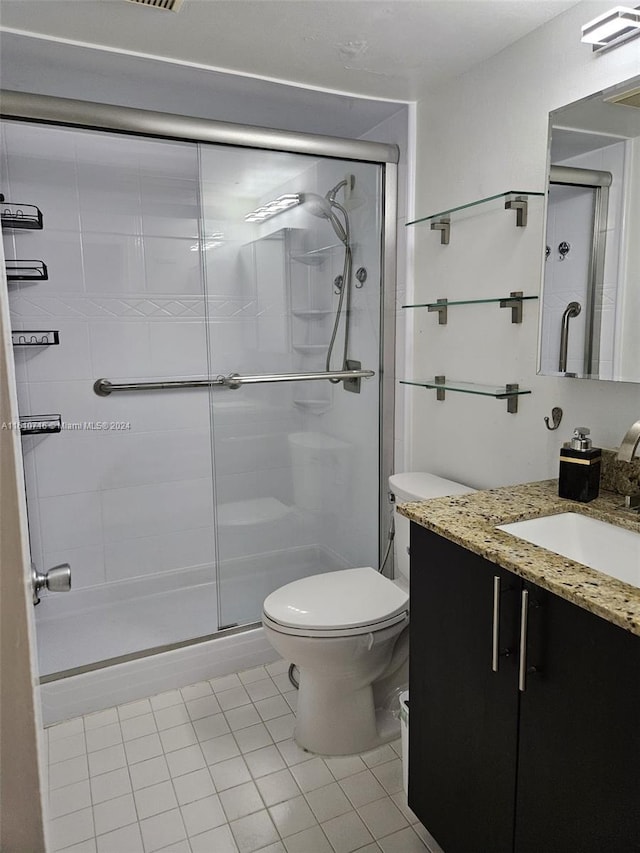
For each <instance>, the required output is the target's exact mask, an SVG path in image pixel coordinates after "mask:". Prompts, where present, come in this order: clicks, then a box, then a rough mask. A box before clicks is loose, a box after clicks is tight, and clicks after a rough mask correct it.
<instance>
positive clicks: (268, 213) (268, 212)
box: [244, 193, 302, 222]
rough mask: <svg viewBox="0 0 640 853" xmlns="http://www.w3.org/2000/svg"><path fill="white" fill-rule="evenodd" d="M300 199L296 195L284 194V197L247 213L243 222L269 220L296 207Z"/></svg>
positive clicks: (279, 197)
mask: <svg viewBox="0 0 640 853" xmlns="http://www.w3.org/2000/svg"><path fill="white" fill-rule="evenodd" d="M301 201H302V199H301V198H300V196H299V194H298V193H286V194H285V195H281V196H278V198H274V199H273V201H268V202H267V203H266V204H262V205H260V207H257V208H256V209H255V210H252V211H251V213H247V215H246V216H245V218H244V221H245V222H264V221H265V219H271V217H272V216H276V215H277V214H278V213H283V212H284V211H285V210H289V208H291V207H296V205H298V204H300V202H301Z"/></svg>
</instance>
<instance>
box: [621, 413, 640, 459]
mask: <svg viewBox="0 0 640 853" xmlns="http://www.w3.org/2000/svg"><path fill="white" fill-rule="evenodd" d="M638 444H640V420H637V421H636V422H635V423H634V424H633V425H632V426H630V427H629V429H628V430H627V432H626V434H625V437H624V438H623V439H622V444H621V445H620V450H618V456H617V459H618V462H631V460H632V459H633V457H634V454H635V452H636V450H637V449H638Z"/></svg>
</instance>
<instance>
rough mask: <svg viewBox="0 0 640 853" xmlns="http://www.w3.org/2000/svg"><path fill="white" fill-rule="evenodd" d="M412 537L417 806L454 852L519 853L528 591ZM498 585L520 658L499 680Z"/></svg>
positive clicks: (503, 666)
mask: <svg viewBox="0 0 640 853" xmlns="http://www.w3.org/2000/svg"><path fill="white" fill-rule="evenodd" d="M411 528H412V530H411V627H410V632H411V634H410V636H411V655H410V696H409V701H410V726H409V739H410V741H409V742H410V746H409V804H410V806H411V808H412V809H413V810H414V812H415V813H416V815H417V816H418V817H419V818H420V820H421V821H422V822H423V823H424V825H425V826H426V827H427V829H428V830H429V832H431V833H432V835H433V836H434V837H435V839H436V840H437V841H438V843H439V844H440V845H441V846H442V848H443V849H444V850H445V851H446V853H509V852H510V851H512V850H513V833H514V792H515V783H516V749H517V725H518V700H519V694H518V686H517V661H518V656H517V653H516V651H517V650H516V643H517V637H518V633H517V631H518V617H519V610H518V606H519V601H520V590H521V587H522V582H521V581H520V580H519V579H518V578H517V577H515V576H514V575H512V574H510V573H509V572H506V571H503V570H502V569H499V568H498V567H496V566H493V565H492V564H491V563H489V562H487V561H486V560H484V559H482V558H481V557H478V556H476V555H475V554H472V553H471V552H470V551H467V550H466V549H465V548H461V547H460V546H458V545H455V544H454V543H452V542H449V541H447V540H446V539H443V538H442V537H440V536H437V535H435V534H433V533H431V532H429V531H427V530H425V529H424V528H422V527H419V526H418V525H416V524H412V525H411ZM495 578H498V579H499V582H500V590H499V601H498V613H497V616H498V617H499V647H500V648H499V651H500V652H504V651H505V649H507V648H508V649H509V650H510V652H511V653H510V654H509V655H508V656H504V655H502V656H500V657H499V659H498V672H494V671H493V669H492V650H493V642H492V640H493V624H494V589H495V580H494V579H495ZM541 849H542V848H539V849H538V851H537V853H541Z"/></svg>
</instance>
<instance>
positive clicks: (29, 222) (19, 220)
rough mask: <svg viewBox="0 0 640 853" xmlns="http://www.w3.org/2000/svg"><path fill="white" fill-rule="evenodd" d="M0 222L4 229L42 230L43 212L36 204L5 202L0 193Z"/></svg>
mask: <svg viewBox="0 0 640 853" xmlns="http://www.w3.org/2000/svg"><path fill="white" fill-rule="evenodd" d="M0 204H1V205H2V208H1V209H0V222H1V224H2V227H3V228H12V229H13V228H18V229H31V230H42V211H41V210H40V208H38V207H36V206H35V204H18V203H12V202H10V201H5V200H4V196H3V195H2V194H1V193H0Z"/></svg>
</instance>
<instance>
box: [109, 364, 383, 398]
mask: <svg viewBox="0 0 640 853" xmlns="http://www.w3.org/2000/svg"><path fill="white" fill-rule="evenodd" d="M371 376H375V372H374V371H373V370H323V371H320V372H318V373H263V374H258V375H256V376H240V375H238V374H237V373H230V374H229V375H228V376H214V377H212V378H211V379H167V380H158V381H150V382H110V381H109V380H108V379H96V381H95V382H94V383H93V390H94V391H95V393H96V394H97V395H98V396H99V397H108V396H109V394H112V393H113V392H114V391H168V390H170V389H173V388H215V387H220V388H231V389H233V390H235V389H236V388H240V386H241V385H258V384H261V383H263V382H315V381H316V380H319V379H329V380H334V381H337V382H341V381H343V380H347V381H349V380H353V379H368V378H370V377H371Z"/></svg>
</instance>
